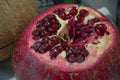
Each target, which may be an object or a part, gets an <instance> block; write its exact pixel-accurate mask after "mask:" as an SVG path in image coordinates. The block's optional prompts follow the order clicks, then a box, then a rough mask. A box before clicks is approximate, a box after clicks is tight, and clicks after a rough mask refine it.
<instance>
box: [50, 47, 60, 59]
mask: <svg viewBox="0 0 120 80" xmlns="http://www.w3.org/2000/svg"><path fill="white" fill-rule="evenodd" d="M61 51H62V49H61V47H60V46H57V47H54V48H52V49H51V50H50V52H49V53H50V57H51V59H55V58H56V57H57V56H58V55H59V54H60V52H61Z"/></svg>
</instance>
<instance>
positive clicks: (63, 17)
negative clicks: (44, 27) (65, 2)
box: [58, 12, 67, 20]
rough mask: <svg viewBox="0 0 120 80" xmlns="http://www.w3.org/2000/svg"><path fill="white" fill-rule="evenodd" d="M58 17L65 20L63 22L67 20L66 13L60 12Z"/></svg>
mask: <svg viewBox="0 0 120 80" xmlns="http://www.w3.org/2000/svg"><path fill="white" fill-rule="evenodd" d="M58 16H59V17H60V18H61V19H63V20H66V19H67V18H66V16H67V15H66V13H65V12H60V13H59V14H58Z"/></svg>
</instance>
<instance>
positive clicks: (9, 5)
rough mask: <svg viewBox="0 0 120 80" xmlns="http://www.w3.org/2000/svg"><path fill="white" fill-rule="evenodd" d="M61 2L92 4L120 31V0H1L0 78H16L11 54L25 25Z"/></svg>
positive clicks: (12, 79)
mask: <svg viewBox="0 0 120 80" xmlns="http://www.w3.org/2000/svg"><path fill="white" fill-rule="evenodd" d="M61 3H75V4H80V5H85V6H91V7H93V8H95V9H97V10H99V11H100V12H102V13H103V14H104V15H106V16H107V17H108V18H109V19H110V20H111V21H112V23H114V24H115V25H116V27H117V28H118V29H119V31H120V23H119V22H120V0H0V80H15V78H14V74H13V71H12V66H11V56H12V53H13V48H14V45H15V42H16V40H17V39H18V37H19V35H20V34H21V32H22V31H23V29H24V28H25V26H26V25H27V24H28V23H29V22H30V21H31V19H32V18H33V17H34V16H35V15H37V13H39V12H42V11H44V10H46V9H48V8H49V7H51V6H53V5H56V4H61Z"/></svg>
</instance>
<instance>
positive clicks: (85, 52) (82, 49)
mask: <svg viewBox="0 0 120 80" xmlns="http://www.w3.org/2000/svg"><path fill="white" fill-rule="evenodd" d="M80 54H82V55H84V56H85V57H86V56H88V54H89V52H88V50H86V48H85V47H84V46H82V47H81V53H80Z"/></svg>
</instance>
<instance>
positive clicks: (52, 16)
mask: <svg viewBox="0 0 120 80" xmlns="http://www.w3.org/2000/svg"><path fill="white" fill-rule="evenodd" d="M47 17H48V19H55V18H56V17H55V15H53V14H49V15H47Z"/></svg>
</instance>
